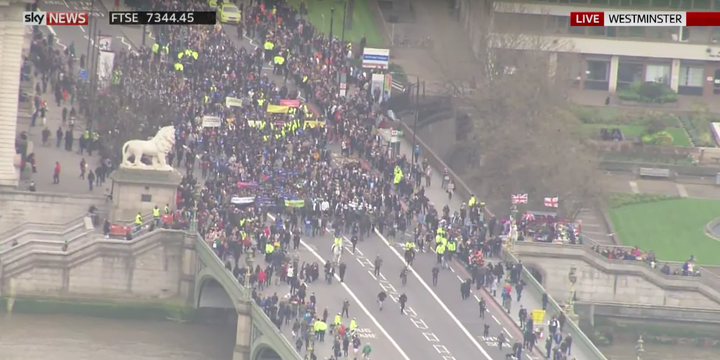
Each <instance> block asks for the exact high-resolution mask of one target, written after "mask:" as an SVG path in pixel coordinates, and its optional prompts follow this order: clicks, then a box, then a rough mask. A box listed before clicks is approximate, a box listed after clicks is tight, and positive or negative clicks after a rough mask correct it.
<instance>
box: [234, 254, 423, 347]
mask: <svg viewBox="0 0 720 360" xmlns="http://www.w3.org/2000/svg"><path fill="white" fill-rule="evenodd" d="M308 242H310V241H308V240H306V241H305V244H306V245H301V246H300V249H299V255H300V263H301V264H302V263H303V262H308V263H313V262H317V263H318V264H320V277H319V278H318V280H317V281H315V282H313V283H308V284H307V285H308V289H307V297H306V299H309V298H310V295H311V294H313V293H314V294H315V297H316V299H317V310H316V313H317V315H318V316H322V313H323V311H324V310H325V308H328V313H329V316H328V323H332V322H333V321H334V319H335V315H336V314H338V313H340V312H341V310H342V304H343V301H344V300H345V299H348V300H349V301H350V308H349V311H348V312H349V315H350V318H343V324H344V325H345V326H349V325H350V320H351V319H353V318H355V319H356V321H357V324H358V330H357V332H358V333H359V336H360V341H361V345H360V348H359V349H358V354H360V351H361V350H362V347H363V346H365V344H370V346H371V347H372V353H371V354H370V358H371V359H398V360H400V359H404V360H410V359H421V358H423V357H422V356H423V354H422V353H421V352H418V351H417V350H415V349H414V348H413V347H412V346H410V347H403V348H402V350H403V351H404V353H401V352H400V351H399V350H398V348H397V347H396V345H395V344H393V342H392V341H394V340H391V339H390V337H389V336H388V335H387V334H386V333H385V330H386V329H385V328H384V326H385V325H384V323H383V324H382V326H383V329H381V328H380V327H379V326H378V325H377V323H376V321H379V320H382V316H383V315H387V314H389V313H390V312H392V311H393V310H394V309H395V308H393V307H392V306H391V305H392V304H391V303H392V301H390V300H389V299H388V300H387V301H386V304H385V305H386V306H387V307H388V308H386V309H385V310H383V311H379V310H378V305H377V303H376V302H375V301H374V299H370V300H366V299H365V298H364V297H363V299H361V300H362V304H359V303H358V302H357V300H356V298H355V296H358V297H359V295H360V294H358V293H354V292H353V294H350V292H349V291H348V288H346V287H344V286H343V285H342V284H341V283H340V281H339V279H338V278H337V277H336V278H335V279H333V282H332V284H328V283H327V282H325V281H324V279H325V277H324V275H323V264H324V261H322V257H318V256H322V255H319V254H321V253H324V252H325V251H323V250H320V249H318V248H317V247H316V246H315V245H313V244H308ZM331 245H332V243H331ZM256 259H262V257H260V258H256ZM239 263H243V260H242V259H241V260H240V261H239ZM359 267H360V266H359V265H355V264H352V263H351V264H348V272H347V274H348V275H350V274H353V275H355V276H358V275H357V274H358V271H361V269H360V270H359V269H358V268H359ZM359 276H362V274H359ZM289 292H290V287H289V285H287V284H285V283H281V284H280V285H275V284H274V283H273V284H272V285H271V286H269V287H267V288H265V289H264V290H262V291H259V293H260V294H261V295H272V294H273V293H277V295H278V297H283V296H285V295H287V294H289ZM377 292H379V290H378V291H376V292H375V293H374V294H377ZM366 311H367V312H366ZM368 312H369V313H370V314H371V315H372V317H373V318H371V317H370V315H368ZM386 313H387V314H386ZM280 331H281V332H282V334H283V336H285V338H287V339H288V341H289V342H290V343H291V344H293V346H294V345H295V338H293V335H292V323H291V324H290V325H283V327H282V328H281V330H280ZM390 336H392V337H393V339H395V337H394V336H393V334H391V335H390ZM332 345H333V341H332V338H331V337H330V336H329V335H326V339H325V342H324V343H320V342H316V343H315V355H317V357H318V359H327V358H329V357H330V356H332V354H333V353H332ZM352 351H353V348H352V343H351V344H350V347H349V352H350V355H351V357H352ZM300 353H301V355H303V356H304V355H305V348H304V347H303V349H302V350H301V351H300Z"/></svg>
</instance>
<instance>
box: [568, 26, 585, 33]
mask: <svg viewBox="0 0 720 360" xmlns="http://www.w3.org/2000/svg"><path fill="white" fill-rule="evenodd" d="M587 30H588V27H587V26H571V27H570V28H568V33H570V34H573V35H586V34H587Z"/></svg>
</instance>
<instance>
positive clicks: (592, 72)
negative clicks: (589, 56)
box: [585, 60, 610, 81]
mask: <svg viewBox="0 0 720 360" xmlns="http://www.w3.org/2000/svg"><path fill="white" fill-rule="evenodd" d="M585 75H586V76H585V80H587V81H608V80H609V79H610V63H609V62H607V61H599V60H588V61H587V70H586V71H585Z"/></svg>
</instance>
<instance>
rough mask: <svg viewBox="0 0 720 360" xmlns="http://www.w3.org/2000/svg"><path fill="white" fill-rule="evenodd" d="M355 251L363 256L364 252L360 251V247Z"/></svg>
mask: <svg viewBox="0 0 720 360" xmlns="http://www.w3.org/2000/svg"><path fill="white" fill-rule="evenodd" d="M355 252H356V253H358V254H360V256H363V253H362V251H360V249H355Z"/></svg>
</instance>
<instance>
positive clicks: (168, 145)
mask: <svg viewBox="0 0 720 360" xmlns="http://www.w3.org/2000/svg"><path fill="white" fill-rule="evenodd" d="M152 141H153V142H154V143H155V145H156V146H157V148H158V150H160V151H162V152H165V153H168V152H170V151H171V150H172V148H173V146H174V145H175V127H174V126H165V127H163V128H161V129H160V130H158V132H157V134H156V135H155V137H153V139H152Z"/></svg>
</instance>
